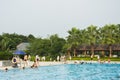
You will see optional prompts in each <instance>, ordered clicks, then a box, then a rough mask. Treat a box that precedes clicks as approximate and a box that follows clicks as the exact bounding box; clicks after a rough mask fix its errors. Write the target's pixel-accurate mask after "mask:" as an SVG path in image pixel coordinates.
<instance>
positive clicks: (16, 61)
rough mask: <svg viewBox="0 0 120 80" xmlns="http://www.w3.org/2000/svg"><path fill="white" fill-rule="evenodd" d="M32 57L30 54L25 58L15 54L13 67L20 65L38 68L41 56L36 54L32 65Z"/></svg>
mask: <svg viewBox="0 0 120 80" xmlns="http://www.w3.org/2000/svg"><path fill="white" fill-rule="evenodd" d="M30 59H31V56H30V55H24V59H23V60H22V59H20V58H19V56H14V57H13V58H12V64H13V67H18V66H20V67H22V68H25V67H28V66H31V68H36V67H37V66H39V61H40V57H39V56H38V55H36V56H35V60H34V62H33V64H32V65H30ZM22 64H23V66H22Z"/></svg>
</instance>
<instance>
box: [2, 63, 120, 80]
mask: <svg viewBox="0 0 120 80" xmlns="http://www.w3.org/2000/svg"><path fill="white" fill-rule="evenodd" d="M0 80H120V64H63V65H56V66H41V67H39V68H34V69H32V68H26V69H24V70H22V69H12V70H8V71H7V72H5V71H0Z"/></svg>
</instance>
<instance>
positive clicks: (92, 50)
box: [91, 46, 94, 56]
mask: <svg viewBox="0 0 120 80" xmlns="http://www.w3.org/2000/svg"><path fill="white" fill-rule="evenodd" d="M91 52H92V56H94V47H93V46H92V49H91Z"/></svg>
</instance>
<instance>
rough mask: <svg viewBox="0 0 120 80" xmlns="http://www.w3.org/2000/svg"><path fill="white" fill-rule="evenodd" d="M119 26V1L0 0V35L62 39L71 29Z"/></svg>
mask: <svg viewBox="0 0 120 80" xmlns="http://www.w3.org/2000/svg"><path fill="white" fill-rule="evenodd" d="M119 23H120V0H0V34H2V33H17V34H23V35H29V34H33V35H34V36H36V37H48V35H51V34H58V35H59V36H60V37H66V36H67V35H68V33H67V31H68V30H70V29H71V28H72V27H77V28H79V29H84V28H86V27H88V26H89V25H91V24H93V25H96V26H99V27H101V26H103V25H105V24H119Z"/></svg>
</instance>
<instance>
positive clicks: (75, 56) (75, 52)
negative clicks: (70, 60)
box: [74, 49, 76, 57]
mask: <svg viewBox="0 0 120 80" xmlns="http://www.w3.org/2000/svg"><path fill="white" fill-rule="evenodd" d="M74 57H76V49H74Z"/></svg>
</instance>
